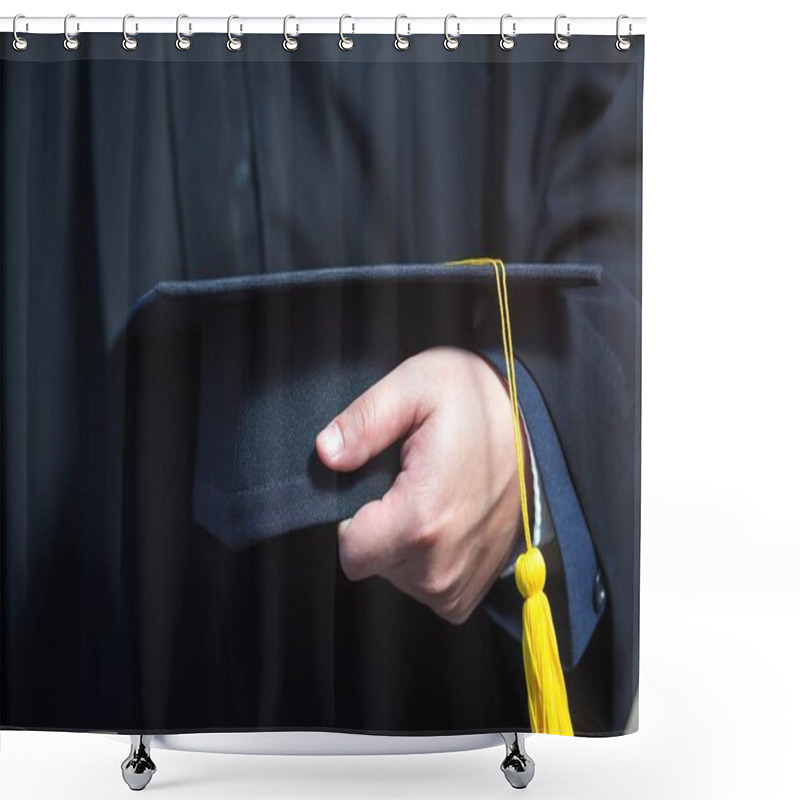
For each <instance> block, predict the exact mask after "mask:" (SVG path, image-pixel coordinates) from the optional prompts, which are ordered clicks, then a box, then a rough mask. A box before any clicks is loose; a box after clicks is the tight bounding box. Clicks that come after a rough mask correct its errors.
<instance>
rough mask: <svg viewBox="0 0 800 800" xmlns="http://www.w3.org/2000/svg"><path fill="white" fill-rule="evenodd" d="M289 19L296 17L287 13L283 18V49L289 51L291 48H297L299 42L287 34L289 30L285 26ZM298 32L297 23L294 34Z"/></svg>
mask: <svg viewBox="0 0 800 800" xmlns="http://www.w3.org/2000/svg"><path fill="white" fill-rule="evenodd" d="M290 19H297V17H293V16H292V15H291V14H287V15H286V16H285V17H284V18H283V49H284V50H288V51H289V52H291V51H292V50H297V46H298V45H299V44H300V43H299V42H298V41H297V39H294V38H293V37H291V36H289V31H288V30H287V27H288V25H289V20H290ZM297 33H300V26H299V25H297V26H296V28H295V34H297Z"/></svg>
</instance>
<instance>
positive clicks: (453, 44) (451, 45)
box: [444, 14, 461, 50]
mask: <svg viewBox="0 0 800 800" xmlns="http://www.w3.org/2000/svg"><path fill="white" fill-rule="evenodd" d="M451 19H454V20H456V35H455V36H451V35H450V34H449V33H448V32H447V23H448V22H450V20H451ZM460 35H461V23H460V22H459V21H458V17H457V16H456V15H455V14H448V15H447V16H446V17H445V18H444V46H445V49H446V50H458V45H459V44H460V42H459V41H458V37H459V36H460Z"/></svg>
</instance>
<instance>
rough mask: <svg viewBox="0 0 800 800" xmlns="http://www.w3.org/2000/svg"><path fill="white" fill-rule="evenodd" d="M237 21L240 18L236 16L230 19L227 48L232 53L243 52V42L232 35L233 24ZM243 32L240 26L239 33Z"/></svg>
mask: <svg viewBox="0 0 800 800" xmlns="http://www.w3.org/2000/svg"><path fill="white" fill-rule="evenodd" d="M235 19H239V17H237V16H236V14H231V15H230V16H229V17H228V42H227V44H226V47H227V48H228V50H230V51H231V52H232V53H235V52H236V51H237V50H241V49H242V40H241V39H237V38H236V37H235V36H234V35H233V34H232V33H231V22H233V20H235ZM241 31H242V26H241V25H240V26H239V32H240V33H241Z"/></svg>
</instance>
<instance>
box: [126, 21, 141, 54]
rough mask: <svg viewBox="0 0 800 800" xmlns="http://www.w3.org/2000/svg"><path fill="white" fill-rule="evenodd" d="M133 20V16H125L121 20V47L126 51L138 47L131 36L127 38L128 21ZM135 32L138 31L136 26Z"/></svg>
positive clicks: (137, 43)
mask: <svg viewBox="0 0 800 800" xmlns="http://www.w3.org/2000/svg"><path fill="white" fill-rule="evenodd" d="M129 19H135V17H134V16H133V14H126V15H125V16H124V17H123V18H122V46H123V47H124V48H125V49H126V50H135V49H136V48H137V47H138V46H139V42H138V41H137V40H136V38H135V37H133V36H128V20H129ZM136 30H137V31H138V30H139V25H138V24H137V25H136Z"/></svg>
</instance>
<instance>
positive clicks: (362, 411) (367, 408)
mask: <svg viewBox="0 0 800 800" xmlns="http://www.w3.org/2000/svg"><path fill="white" fill-rule="evenodd" d="M352 411H353V416H352V422H353V427H354V428H355V430H356V431H357V432H358V433H367V432H369V431H371V430H373V429H374V427H375V420H376V416H377V409H376V408H375V400H374V399H373V397H372V395H371V394H369V393H367V394H364V395H361V397H359V398H358V400H356V402H355V403H354V404H353V407H352Z"/></svg>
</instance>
